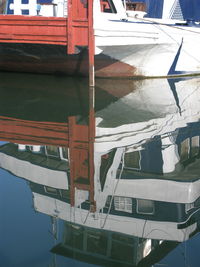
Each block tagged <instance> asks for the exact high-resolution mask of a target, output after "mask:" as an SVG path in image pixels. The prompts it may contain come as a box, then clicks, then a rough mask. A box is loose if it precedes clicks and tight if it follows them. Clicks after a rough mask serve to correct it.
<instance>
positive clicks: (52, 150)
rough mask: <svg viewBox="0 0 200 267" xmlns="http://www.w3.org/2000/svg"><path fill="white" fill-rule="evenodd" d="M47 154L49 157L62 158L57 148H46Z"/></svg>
mask: <svg viewBox="0 0 200 267" xmlns="http://www.w3.org/2000/svg"><path fill="white" fill-rule="evenodd" d="M46 153H47V155H48V156H52V157H56V158H60V153H59V148H58V147H57V146H46Z"/></svg>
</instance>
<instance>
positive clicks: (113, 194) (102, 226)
mask: <svg viewBox="0 0 200 267" xmlns="http://www.w3.org/2000/svg"><path fill="white" fill-rule="evenodd" d="M124 156H125V152H124V153H123V155H122V167H121V171H120V174H119V178H118V181H117V183H116V185H115V188H114V190H113V193H112V197H111V200H110V205H109V208H108V212H107V214H106V217H105V220H104V222H103V225H101V228H104V226H105V224H106V221H107V218H108V215H109V213H110V210H111V206H112V202H113V198H114V196H115V192H116V190H117V187H118V184H119V181H120V179H121V176H122V172H123V169H124Z"/></svg>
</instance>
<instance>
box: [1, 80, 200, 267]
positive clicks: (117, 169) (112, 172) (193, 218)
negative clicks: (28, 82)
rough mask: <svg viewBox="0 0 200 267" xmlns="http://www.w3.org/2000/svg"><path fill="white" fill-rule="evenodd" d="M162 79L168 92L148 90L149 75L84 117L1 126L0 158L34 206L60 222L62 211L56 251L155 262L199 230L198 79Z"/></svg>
mask: <svg viewBox="0 0 200 267" xmlns="http://www.w3.org/2000/svg"><path fill="white" fill-rule="evenodd" d="M162 82H163V84H165V85H166V87H164V86H163V88H164V89H165V90H167V91H166V92H164V96H163V95H161V96H160V95H158V97H157V98H156V97H155V98H154V99H151V98H150V95H155V96H156V94H155V92H154V90H156V88H157V85H155V86H153V85H152V83H151V86H152V87H150V86H149V84H148V81H144V84H143V87H140V88H139V89H138V90H136V91H134V92H132V93H129V94H127V95H126V96H124V97H122V98H120V99H119V100H118V101H115V102H113V103H112V104H110V105H108V106H107V107H105V108H104V109H102V110H99V111H97V112H96V114H95V116H96V121H95V117H94V113H93V112H92V113H91V114H90V117H89V120H88V121H87V122H85V120H84V121H83V120H81V119H80V117H78V118H77V117H75V116H73V117H69V118H68V122H67V123H65V124H62V123H56V124H55V123H51V122H49V123H48V124H44V123H42V122H41V123H39V124H38V123H37V122H34V123H33V122H32V121H26V129H27V127H28V129H29V131H26V135H25V134H24V132H20V131H21V130H22V129H23V127H24V121H23V122H22V121H21V120H17V121H16V120H15V123H14V124H15V126H16V125H17V126H18V127H17V126H16V127H15V132H12V134H11V132H8V129H9V127H5V129H4V131H2V132H1V137H3V139H4V140H9V141H11V140H13V143H7V144H4V145H2V146H1V147H0V166H1V168H3V169H6V170H8V171H10V172H11V173H13V174H14V175H16V176H18V177H21V178H24V179H26V180H27V181H28V183H29V186H30V188H31V191H32V196H33V204H34V209H35V210H36V211H38V212H41V213H43V214H47V215H49V216H51V217H52V218H53V219H54V220H53V225H52V226H53V229H54V231H56V230H55V229H56V227H55V224H56V220H58V219H61V220H62V221H64V229H63V232H62V233H61V234H62V236H63V240H62V242H61V243H59V244H57V245H55V246H54V247H53V248H52V252H53V253H55V254H60V255H65V256H67V257H72V258H76V259H78V260H81V261H85V262H88V263H94V264H99V265H103V266H121V265H123V266H151V265H152V264H154V263H156V262H158V261H160V260H161V259H162V257H164V256H165V255H166V254H167V253H168V252H170V251H171V250H173V249H174V248H175V247H176V246H177V245H178V244H179V243H180V242H183V241H186V240H188V239H189V238H190V237H192V236H193V235H195V234H196V233H198V232H199V216H200V213H199V208H200V179H199V178H200V177H199V153H200V149H199V147H200V143H199V138H200V137H199V136H200V134H199V127H200V122H199V105H198V103H199V96H198V94H199V86H198V79H194V80H191V81H189V80H185V81H174V83H173V84H172V83H171V82H169V81H167V80H163V81H162ZM174 86H175V87H174ZM190 86H191V87H190ZM145 88H149V91H148V92H146V90H144V91H143V89H145ZM174 88H175V89H174ZM182 88H186V89H185V91H184V92H183V91H182ZM115 93H116V94H117V92H115ZM162 98H163V101H164V100H165V101H164V102H163V104H162V101H161V99H162ZM192 100H194V101H192ZM125 103H126V106H125ZM191 103H192V108H191ZM120 107H121V108H120ZM137 109H139V111H137ZM149 110H151V113H150V114H149ZM141 111H142V112H141ZM137 112H138V113H139V114H140V117H137V114H136V113H137ZM109 114H110V117H113V118H114V114H120V115H121V117H119V120H117V118H116V119H115V120H114V121H112V118H110V117H109V116H108V115H109ZM141 114H142V115H141ZM132 115H133V116H132ZM7 120H8V118H6V119H5V120H4V123H8V121H7ZM110 121H112V123H111V124H109V122H110ZM122 121H123V123H122ZM9 122H10V120H9ZM41 127H42V131H41ZM6 129H7V130H6ZM31 129H32V130H31ZM6 131H7V132H6ZM95 131H96V135H95ZM33 132H34V133H33ZM20 134H21V135H20ZM20 136H21V137H20ZM19 137H20V138H21V139H20V138H19ZM9 138H10V139H9ZM19 141H20V142H19ZM56 234H57V233H56V232H55V236H56ZM119 251H120V253H119Z"/></svg>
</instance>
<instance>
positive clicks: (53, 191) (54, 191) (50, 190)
mask: <svg viewBox="0 0 200 267" xmlns="http://www.w3.org/2000/svg"><path fill="white" fill-rule="evenodd" d="M44 190H45V192H46V193H48V194H50V195H57V193H58V192H57V189H56V188H53V187H50V186H44Z"/></svg>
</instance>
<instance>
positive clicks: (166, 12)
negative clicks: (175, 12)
mask: <svg viewBox="0 0 200 267" xmlns="http://www.w3.org/2000/svg"><path fill="white" fill-rule="evenodd" d="M176 2H177V0H164V5H163V15H162V17H163V19H169V18H170V14H171V10H172V8H173V5H175V4H176Z"/></svg>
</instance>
